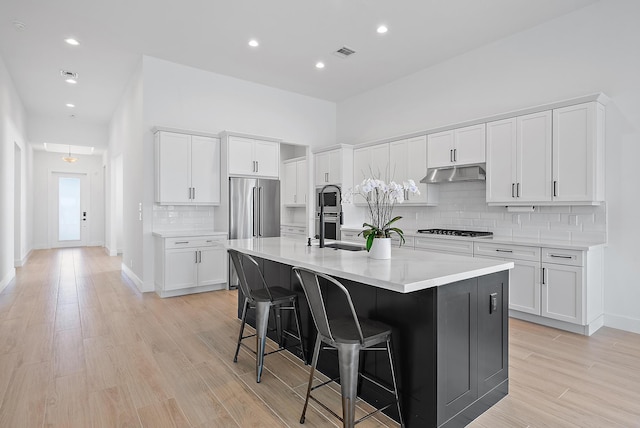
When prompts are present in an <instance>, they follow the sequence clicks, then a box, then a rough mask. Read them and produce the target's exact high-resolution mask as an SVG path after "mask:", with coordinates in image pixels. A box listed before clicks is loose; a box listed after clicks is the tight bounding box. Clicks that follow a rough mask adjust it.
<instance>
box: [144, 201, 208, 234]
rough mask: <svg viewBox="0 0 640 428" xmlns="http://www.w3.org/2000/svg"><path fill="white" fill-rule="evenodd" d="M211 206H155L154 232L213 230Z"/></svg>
mask: <svg viewBox="0 0 640 428" xmlns="http://www.w3.org/2000/svg"><path fill="white" fill-rule="evenodd" d="M213 210H214V207H211V206H183V205H158V204H154V205H153V230H155V231H164V230H212V229H213Z"/></svg>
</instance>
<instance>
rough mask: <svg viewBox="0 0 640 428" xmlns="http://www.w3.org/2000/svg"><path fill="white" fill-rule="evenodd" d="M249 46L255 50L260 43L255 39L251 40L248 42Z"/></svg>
mask: <svg viewBox="0 0 640 428" xmlns="http://www.w3.org/2000/svg"><path fill="white" fill-rule="evenodd" d="M249 46H251V47H252V48H257V47H258V46H260V43H258V41H257V40H255V39H251V40H249Z"/></svg>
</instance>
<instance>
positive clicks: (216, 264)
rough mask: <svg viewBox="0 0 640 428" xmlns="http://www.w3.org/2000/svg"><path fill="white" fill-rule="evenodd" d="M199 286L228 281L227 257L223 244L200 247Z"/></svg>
mask: <svg viewBox="0 0 640 428" xmlns="http://www.w3.org/2000/svg"><path fill="white" fill-rule="evenodd" d="M199 251H200V257H199V259H200V262H199V263H198V265H197V266H198V286H203V285H212V284H220V283H222V282H226V281H227V269H226V267H227V264H226V261H227V257H226V251H225V249H224V247H223V246H222V244H219V245H217V246H215V247H208V248H207V247H205V248H200V249H199Z"/></svg>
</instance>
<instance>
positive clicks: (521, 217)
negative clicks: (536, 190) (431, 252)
mask: <svg viewBox="0 0 640 428" xmlns="http://www.w3.org/2000/svg"><path fill="white" fill-rule="evenodd" d="M438 186H440V198H439V203H438V206H437V207H409V206H403V205H397V206H396V208H395V210H394V214H395V215H400V216H402V217H403V218H402V220H400V222H399V223H400V224H399V227H400V228H402V229H403V230H405V231H413V230H417V229H428V228H433V227H442V228H449V229H453V228H455V229H468V230H471V229H473V230H481V231H491V232H493V233H494V235H496V236H503V237H521V238H532V239H549V240H562V241H581V242H585V241H597V242H606V241H607V207H606V204H603V205H600V206H550V207H545V206H536V207H535V210H534V211H533V212H530V213H529V212H527V213H522V212H521V213H512V212H508V211H507V208H506V207H490V206H488V205H487V202H486V197H485V189H486V185H485V183H484V182H480V181H470V182H459V183H445V184H439V185H438ZM362 215H363V217H364V215H365V209H362ZM355 223H356V224H357V223H359V221H356V222H355ZM349 224H353V222H351V221H350V222H349Z"/></svg>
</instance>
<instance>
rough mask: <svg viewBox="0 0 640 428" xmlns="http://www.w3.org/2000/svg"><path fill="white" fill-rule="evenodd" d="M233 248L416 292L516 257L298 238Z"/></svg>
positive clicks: (245, 242) (500, 266)
mask: <svg viewBox="0 0 640 428" xmlns="http://www.w3.org/2000/svg"><path fill="white" fill-rule="evenodd" d="M226 247H227V248H231V249H236V250H238V251H240V252H243V253H246V254H249V255H252V256H255V257H260V258H263V259H267V260H272V261H275V262H279V263H283V264H287V265H291V266H300V267H304V268H307V269H312V270H315V271H318V272H322V273H325V274H327V275H331V276H335V277H339V278H345V279H349V280H352V281H356V282H360V283H363V284H367V285H371V286H374V287H379V288H383V289H386V290H391V291H395V292H398V293H411V292H414V291H420V290H425V289H427V288H432V287H439V286H442V285H446V284H450V283H452V282H457V281H462V280H465V279H469V278H476V277H479V276H483V275H488V274H491V273H495V272H500V271H504V270H508V269H512V268H513V266H514V264H513V262H509V261H503V260H497V259H483V258H475V257H468V256H459V255H452V254H442V253H435V252H428V251H413V250H405V249H403V248H393V249H392V255H391V259H390V260H375V259H370V258H369V257H368V255H367V252H366V251H345V250H336V249H333V248H326V247H325V248H319V247H318V246H308V245H306V243H304V242H303V241H301V240H299V239H295V238H283V237H280V238H260V239H234V240H229V241H227V243H226Z"/></svg>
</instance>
